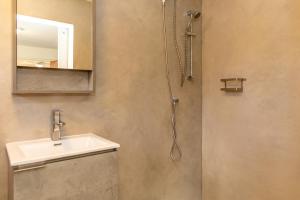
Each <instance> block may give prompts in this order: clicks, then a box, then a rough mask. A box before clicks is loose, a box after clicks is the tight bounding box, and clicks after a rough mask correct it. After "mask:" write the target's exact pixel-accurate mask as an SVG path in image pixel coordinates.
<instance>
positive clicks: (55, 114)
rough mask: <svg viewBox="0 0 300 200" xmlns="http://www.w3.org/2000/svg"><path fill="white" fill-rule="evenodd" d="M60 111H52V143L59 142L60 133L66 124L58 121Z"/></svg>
mask: <svg viewBox="0 0 300 200" xmlns="http://www.w3.org/2000/svg"><path fill="white" fill-rule="evenodd" d="M60 116H61V111H60V110H53V111H52V131H51V139H52V140H53V141H59V140H60V139H61V131H62V128H63V126H64V125H66V123H64V122H62V121H61V119H60Z"/></svg>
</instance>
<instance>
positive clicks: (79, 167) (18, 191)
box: [9, 151, 118, 200]
mask: <svg viewBox="0 0 300 200" xmlns="http://www.w3.org/2000/svg"><path fill="white" fill-rule="evenodd" d="M9 180H10V200H117V199H118V163H117V155H116V151H109V152H99V153H96V154H95V153H94V154H93V155H84V156H83V155H81V156H80V157H76V158H74V157H69V158H65V159H61V160H53V161H51V162H48V163H46V164H44V163H40V164H37V163H35V165H31V166H27V167H25V168H24V167H23V168H20V167H19V168H16V167H14V168H10V178H9Z"/></svg>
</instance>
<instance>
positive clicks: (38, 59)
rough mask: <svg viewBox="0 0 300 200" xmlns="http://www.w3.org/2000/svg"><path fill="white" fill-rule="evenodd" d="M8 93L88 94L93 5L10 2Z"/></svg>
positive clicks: (66, 0)
mask: <svg viewBox="0 0 300 200" xmlns="http://www.w3.org/2000/svg"><path fill="white" fill-rule="evenodd" d="M15 3H16V5H15V8H16V12H15V13H14V17H15V22H16V26H15V33H16V43H15V45H16V48H15V50H16V52H15V59H16V61H15V63H16V66H15V68H16V69H15V70H14V72H15V73H14V85H13V87H14V93H20V94H22V93H89V92H91V91H93V90H94V89H93V88H94V86H93V85H94V68H95V66H94V65H95V63H94V28H95V27H94V13H95V12H94V9H95V2H94V1H93V0H16V2H15Z"/></svg>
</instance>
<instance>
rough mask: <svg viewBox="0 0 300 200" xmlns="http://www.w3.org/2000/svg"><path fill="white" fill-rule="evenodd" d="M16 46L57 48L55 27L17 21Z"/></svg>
mask: <svg viewBox="0 0 300 200" xmlns="http://www.w3.org/2000/svg"><path fill="white" fill-rule="evenodd" d="M17 29H18V31H17V33H18V34H17V38H18V45H26V46H35V47H44V48H57V40H58V36H57V27H56V26H51V25H47V24H41V23H34V22H26V21H22V20H19V19H18V23H17Z"/></svg>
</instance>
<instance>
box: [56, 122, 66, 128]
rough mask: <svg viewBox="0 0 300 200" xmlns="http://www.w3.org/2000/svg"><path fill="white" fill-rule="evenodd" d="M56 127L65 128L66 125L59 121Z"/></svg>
mask: <svg viewBox="0 0 300 200" xmlns="http://www.w3.org/2000/svg"><path fill="white" fill-rule="evenodd" d="M57 125H58V126H60V127H62V126H65V125H66V123H65V122H62V121H60V122H58V123H57Z"/></svg>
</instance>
